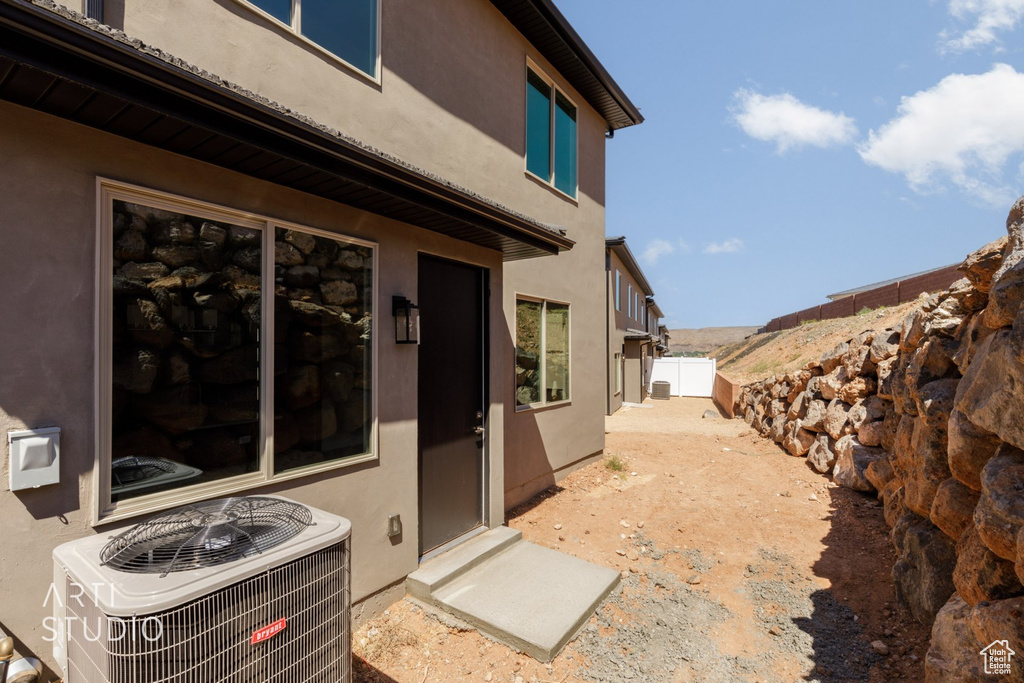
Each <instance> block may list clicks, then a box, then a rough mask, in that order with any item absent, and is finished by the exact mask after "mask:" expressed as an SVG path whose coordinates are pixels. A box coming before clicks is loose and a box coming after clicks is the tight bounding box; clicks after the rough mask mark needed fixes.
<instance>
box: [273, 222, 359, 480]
mask: <svg viewBox="0 0 1024 683" xmlns="http://www.w3.org/2000/svg"><path fill="white" fill-rule="evenodd" d="M275 237H276V243H275V257H274V263H275V265H274V271H275V272H274V278H275V297H274V298H275V302H276V303H275V327H276V329H275V331H274V373H275V374H274V382H275V394H276V396H275V397H274V452H275V455H274V469H275V471H278V472H280V471H282V470H286V469H291V468H294V467H301V466H304V465H311V464H315V463H320V462H325V461H329V460H335V459H338V458H344V457H346V456H350V455H356V454H361V453H366V452H368V451H369V450H370V447H371V444H370V429H371V426H372V421H371V418H372V411H371V406H372V403H371V396H370V392H371V389H372V388H371V373H370V368H371V351H372V344H371V337H370V333H371V329H372V325H371V320H372V318H371V301H372V296H373V292H372V283H373V277H372V265H373V259H372V252H371V250H370V249H369V248H368V247H363V246H356V245H353V244H349V243H346V242H343V241H340V240H335V239H329V238H326V237H319V236H314V235H310V234H307V233H303V232H298V231H294V230H281V229H278V230H277V233H276V236H275Z"/></svg>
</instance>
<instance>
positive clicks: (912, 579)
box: [892, 521, 956, 627]
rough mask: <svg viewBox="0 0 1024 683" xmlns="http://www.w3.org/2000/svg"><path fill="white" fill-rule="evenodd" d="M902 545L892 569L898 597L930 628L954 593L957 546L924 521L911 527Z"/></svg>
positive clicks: (916, 617) (915, 616)
mask: <svg viewBox="0 0 1024 683" xmlns="http://www.w3.org/2000/svg"><path fill="white" fill-rule="evenodd" d="M901 545H902V548H901V549H902V552H901V554H900V558H899V559H898V560H897V561H896V564H895V565H894V566H893V568H892V578H893V581H894V582H895V584H896V596H897V598H899V599H900V600H901V601H902V602H903V603H904V604H906V605H907V607H909V609H910V613H911V614H913V615H914V618H915V619H917V620H918V621H919V622H921V623H922V624H924V625H925V626H929V627H930V626H931V625H932V623H933V622H934V621H935V616H936V615H937V614H938V613H939V610H940V609H942V607H943V606H944V605H945V604H946V602H947V601H948V600H949V598H950V596H951V595H952V594H953V591H954V590H955V586H954V585H953V568H954V567H955V566H956V546H955V543H954V542H953V540H952V539H951V538H949V537H948V536H946V534H944V533H942V531H940V530H939V529H938V528H937V527H936V526H934V525H933V524H931V523H930V522H927V521H925V522H922V523H919V524H915V525H913V526H911V527H910V528H908V529H907V530H906V533H905V534H904V535H903V541H902V544H901Z"/></svg>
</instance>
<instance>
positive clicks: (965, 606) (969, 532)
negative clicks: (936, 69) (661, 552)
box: [737, 198, 1024, 682]
mask: <svg viewBox="0 0 1024 683" xmlns="http://www.w3.org/2000/svg"><path fill="white" fill-rule="evenodd" d="M1007 232H1008V235H1007V237H1004V238H1002V239H1000V240H998V241H996V242H993V243H991V244H989V245H986V246H985V247H983V248H982V249H980V250H979V251H977V252H975V253H974V254H971V255H970V256H969V257H968V258H967V260H965V261H964V263H963V264H962V265H961V266H960V267H959V270H960V271H961V272H962V273H963V274H964V276H965V277H964V278H963V279H961V280H958V281H957V282H955V283H953V285H951V286H950V288H949V289H948V290H946V291H945V292H942V293H939V294H934V295H932V296H930V297H929V298H928V299H927V300H926V301H924V302H923V305H922V307H921V308H920V309H919V310H917V311H915V312H914V313H912V314H911V315H910V316H908V317H907V318H906V320H904V322H903V324H902V326H900V327H899V328H897V329H886V330H868V331H865V332H863V333H861V334H860V335H858V336H857V337H855V338H853V339H851V340H849V341H847V342H844V343H842V344H840V345H839V346H837V347H836V348H835V349H834V350H832V351H831V352H830V353H828V354H826V355H825V356H824V357H823V358H822V359H821V360H820V361H817V362H812V363H809V364H808V365H807V366H805V367H804V368H803V369H801V370H799V371H797V372H791V373H786V374H779V375H776V376H775V377H772V378H769V379H766V380H764V381H762V382H758V383H755V384H751V385H747V386H745V387H744V388H743V390H742V391H741V393H740V397H739V400H738V402H737V413H738V414H741V415H742V416H743V417H744V419H745V420H746V421H747V422H748V423H749V424H750V425H751V427H753V428H754V429H755V430H757V431H758V432H760V433H761V435H763V436H765V437H767V438H771V439H773V440H774V441H776V442H777V443H779V444H780V445H781V446H782V448H784V449H785V450H786V451H787V452H788V453H790V454H791V455H793V456H799V457H806V458H807V461H808V464H809V465H810V466H811V467H812V468H814V469H815V470H817V471H818V472H820V473H822V474H823V475H831V476H832V478H833V480H834V481H835V482H836V483H838V484H840V485H842V486H846V487H848V488H851V489H854V490H857V491H863V492H865V493H874V494H876V495H877V496H878V497H879V498H880V499H881V500H882V501H883V503H884V512H885V520H886V522H887V524H888V525H889V526H890V527H891V532H890V537H891V539H892V543H893V546H894V547H895V549H896V552H897V555H898V556H899V559H898V560H897V562H896V564H895V566H894V567H893V569H892V577H893V581H894V583H895V585H896V592H897V595H898V596H899V598H900V599H901V600H902V601H904V602H905V603H906V604H907V606H908V607H909V609H910V610H911V612H912V613H913V615H914V616H915V617H916V618H917V619H918V620H919V621H921V622H922V623H924V624H926V625H930V626H932V638H931V647H930V649H929V652H928V656H927V660H926V675H927V680H928V681H934V682H938V681H987V680H996V679H995V678H993V677H990V676H987V675H986V674H985V673H984V670H983V666H982V665H983V662H982V658H981V656H980V655H979V652H980V651H981V650H982V649H983V648H985V647H986V646H988V645H989V644H990V643H993V642H994V641H997V640H999V641H1002V640H1006V641H1009V645H1010V647H1011V648H1013V649H1015V650H1016V651H1017V652H1019V653H1020V655H1019V657H1018V660H1017V661H1015V662H1013V666H1012V668H1011V673H1010V675H1009V676H1008V677H1001V678H999V679H998V680H1001V681H1018V682H1019V681H1024V649H1022V648H1024V585H1022V582H1024V450H1022V449H1024V198H1022V199H1020V200H1018V201H1017V203H1016V204H1015V205H1014V207H1013V209H1012V210H1011V211H1010V215H1009V218H1008V219H1007Z"/></svg>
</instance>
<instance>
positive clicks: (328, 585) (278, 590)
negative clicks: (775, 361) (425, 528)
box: [53, 497, 351, 683]
mask: <svg viewBox="0 0 1024 683" xmlns="http://www.w3.org/2000/svg"><path fill="white" fill-rule="evenodd" d="M350 528H351V525H350V524H349V522H348V520H346V519H343V518H341V517H337V516H335V515H330V514H328V513H326V512H322V511H320V510H316V509H312V508H307V507H305V506H302V505H299V504H297V503H293V502H291V501H288V500H286V499H283V498H278V497H244V498H226V499H221V500H215V501H208V502H205V503H197V504H195V505H189V506H186V507H184V508H180V509H178V510H175V511H173V512H170V513H167V514H164V515H161V516H159V517H156V518H153V519H151V520H149V521H147V522H143V523H141V524H138V525H136V526H134V527H132V528H131V529H129V530H128V531H126V532H124V533H122V534H119V535H117V536H113V537H111V536H109V535H108V536H93V537H89V538H84V539H80V540H77V541H73V542H71V543H66V544H64V545H62V546H60V547H58V548H57V549H56V550H54V553H53V556H54V587H55V592H56V593H57V595H56V596H54V600H53V606H54V624H53V626H54V631H55V632H56V633H57V634H58V637H57V638H56V640H55V642H54V657H55V659H56V660H57V661H58V663H60V664H61V665H62V666H63V668H64V671H65V675H66V678H65V681H66V683H214V682H221V681H222V682H225V683H271V682H275V683H306V682H307V681H332V682H333V681H338V682H347V681H350V680H351V611H350V606H351V599H350V589H349V566H350V565H349V532H350Z"/></svg>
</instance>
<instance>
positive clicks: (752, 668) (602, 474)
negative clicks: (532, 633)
mask: <svg viewBox="0 0 1024 683" xmlns="http://www.w3.org/2000/svg"><path fill="white" fill-rule="evenodd" d="M709 409H710V410H713V405H712V404H711V402H710V401H708V400H703V399H680V398H674V399H672V400H671V401H648V403H647V404H645V405H644V406H643V407H635V408H624V409H622V410H620V411H619V412H618V413H617V414H616V415H614V416H612V417H610V418H607V422H606V425H607V426H606V430H607V443H606V448H605V453H606V455H605V457H604V458H603V459H602V460H601V461H600V462H596V463H593V464H591V465H589V466H587V467H585V468H583V469H581V470H579V471H577V472H575V473H573V474H572V475H570V476H569V477H567V478H566V479H565V480H564V481H563V482H562V483H561V484H560V485H559V486H557V487H555V488H553V489H550V490H549V491H546V492H544V493H543V494H541V495H540V496H538V497H537V498H535V499H534V500H532V501H530V502H528V503H526V504H524V505H522V506H520V507H519V508H517V509H514V510H512V511H510V512H509V518H508V520H507V522H508V524H509V525H510V526H512V527H514V528H517V529H520V530H522V532H523V536H524V538H525V539H526V540H529V541H532V542H534V543H537V544H540V545H545V546H548V547H551V548H556V549H558V550H561V551H563V552H567V553H570V554H572V555H575V556H577V557H580V558H583V559H585V560H589V561H591V562H595V563H597V564H601V565H605V566H609V567H615V568H617V569H619V570H620V571H621V572H622V577H623V580H622V587H621V590H620V591H619V592H618V593H616V594H613V596H612V597H611V598H609V599H608V600H607V601H606V602H605V603H604V604H603V605H602V607H601V608H600V609H599V610H598V613H597V614H596V615H595V616H594V617H593V618H591V620H590V622H589V623H588V624H587V625H586V626H585V627H584V628H583V631H582V633H581V634H580V636H579V637H578V638H577V639H576V640H574V641H573V642H571V643H570V644H569V645H568V647H566V649H565V650H564V651H563V652H562V654H561V655H559V656H558V658H557V659H555V661H554V662H552V663H551V664H541V663H539V662H536V661H534V660H532V659H530V658H529V657H527V656H525V655H521V654H518V653H516V652H514V651H512V650H510V649H508V648H507V647H505V646H503V645H500V644H497V643H494V642H492V641H490V640H488V639H487V638H484V637H483V636H481V635H479V634H478V633H477V632H475V631H467V630H464V629H461V628H459V627H458V626H457V625H453V624H450V623H449V624H447V625H446V624H444V623H442V622H441V621H438V620H437V619H435V618H433V617H431V616H429V615H428V614H426V613H425V612H424V611H423V609H421V608H420V607H418V606H417V605H415V604H413V603H412V602H410V601H408V600H406V601H403V602H400V603H398V604H396V605H393V606H392V607H391V609H390V610H388V611H387V613H385V614H384V615H382V616H380V617H378V618H376V619H374V620H372V621H371V622H369V623H367V624H365V625H364V626H363V627H362V628H360V629H359V630H358V631H357V632H356V633H355V644H354V650H355V654H356V658H355V671H356V680H363V681H399V682H403V683H404V682H406V681H408V682H410V683H425V682H427V681H462V680H466V681H508V682H509V683H527V682H558V683H561V682H562V681H616V682H617V681H723V682H725V681H730V682H731V681H787V682H788V681H822V682H826V681H830V682H836V683H838V682H839V681H843V682H846V681H888V680H893V679H898V678H901V679H904V680H908V681H921V680H923V679H924V671H923V658H924V655H925V649H926V648H927V636H928V633H927V630H926V629H924V628H923V627H922V626H920V625H919V624H917V623H916V622H915V621H913V619H912V618H911V617H910V616H909V614H908V613H907V612H906V611H905V610H904V609H903V608H902V607H900V606H899V605H898V604H897V603H896V600H895V596H894V593H893V587H892V583H891V581H890V579H889V571H890V568H891V567H892V565H893V562H894V561H895V555H894V553H893V550H892V546H891V544H890V543H889V541H888V536H887V529H886V527H885V523H884V521H883V519H882V511H881V507H880V505H879V504H878V503H877V502H876V501H875V500H874V498H873V497H868V496H865V495H862V494H859V493H855V492H853V491H850V490H847V489H843V488H839V487H836V486H833V485H832V483H831V482H830V481H829V480H828V479H826V478H823V477H821V476H820V475H818V474H816V473H814V472H813V471H812V470H811V469H810V468H809V467H808V466H807V465H806V463H805V462H804V459H803V458H793V457H790V456H788V455H786V454H785V453H784V452H783V451H781V450H780V449H779V448H778V447H777V446H776V445H775V444H773V443H771V442H767V441H765V440H762V439H760V438H758V437H757V436H756V435H755V434H754V433H753V432H752V431H751V430H750V429H749V427H748V426H747V425H746V424H745V423H744V422H742V421H740V420H726V419H724V418H721V417H714V418H704V417H703V415H704V413H705V411H707V410H709Z"/></svg>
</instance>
